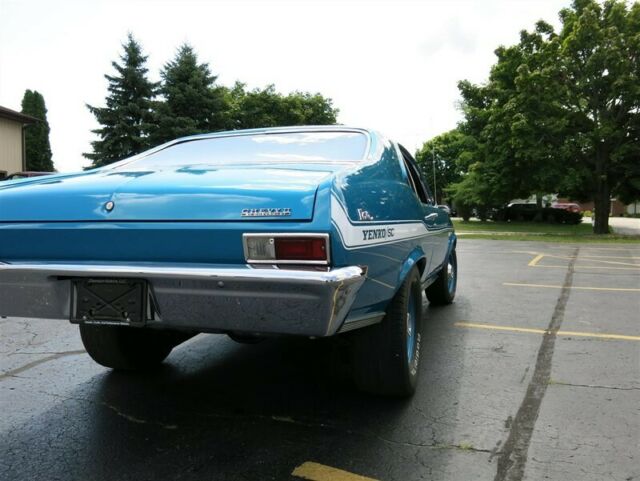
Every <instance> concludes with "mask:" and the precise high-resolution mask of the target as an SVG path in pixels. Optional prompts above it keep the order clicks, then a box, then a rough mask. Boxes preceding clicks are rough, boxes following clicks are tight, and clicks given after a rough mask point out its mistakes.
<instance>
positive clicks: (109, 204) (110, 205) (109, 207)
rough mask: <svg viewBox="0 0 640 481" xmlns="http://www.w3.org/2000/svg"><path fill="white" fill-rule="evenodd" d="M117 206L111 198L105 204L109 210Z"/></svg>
mask: <svg viewBox="0 0 640 481" xmlns="http://www.w3.org/2000/svg"><path fill="white" fill-rule="evenodd" d="M115 206H116V205H115V204H114V203H113V201H112V200H110V201H109V202H107V203H106V204H105V205H104V208H105V209H106V210H107V212H111V211H112V210H113V208H114V207H115Z"/></svg>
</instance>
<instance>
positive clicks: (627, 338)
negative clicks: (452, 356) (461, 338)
mask: <svg viewBox="0 0 640 481" xmlns="http://www.w3.org/2000/svg"><path fill="white" fill-rule="evenodd" d="M453 325H454V326H456V327H468V328H473V329H490V330H492V331H509V332H525V333H528V334H546V333H548V332H549V331H548V330H547V329H531V328H527V327H511V326H497V325H495V324H476V323H474V322H456V323H454V324H453ZM556 335H558V336H575V337H594V338H597V339H616V340H620V341H640V336H627V335H623V334H606V333H598V332H576V331H558V332H557V333H556Z"/></svg>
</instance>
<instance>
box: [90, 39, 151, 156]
mask: <svg viewBox="0 0 640 481" xmlns="http://www.w3.org/2000/svg"><path fill="white" fill-rule="evenodd" d="M122 47H123V49H124V53H123V54H122V55H121V56H120V63H118V62H112V63H111V65H112V66H113V68H114V69H115V70H116V75H113V76H112V75H105V78H106V79H107V80H108V81H109V87H108V91H109V94H108V95H107V97H106V106H105V107H93V106H91V105H87V108H88V109H89V111H90V112H91V113H92V114H93V115H95V117H96V119H97V121H98V123H99V124H100V125H101V127H100V128H99V129H95V130H92V132H93V133H94V134H97V135H98V136H99V140H95V141H93V142H91V146H92V147H93V152H90V153H85V154H83V155H84V156H85V157H86V158H88V159H91V160H92V161H93V164H92V166H93V167H99V166H102V165H107V164H110V163H112V162H115V161H117V160H120V159H123V158H126V157H129V156H131V155H134V154H137V153H140V152H142V151H144V150H146V149H147V148H149V147H150V143H149V132H150V130H151V127H152V122H153V112H152V107H153V98H154V97H155V95H156V91H157V87H158V84H156V83H153V82H150V81H149V80H148V78H147V72H148V70H147V68H146V66H145V64H146V61H147V56H145V55H143V54H142V48H141V46H140V44H139V43H138V42H136V40H135V39H134V38H133V36H132V35H131V34H129V35H128V36H127V41H126V42H125V43H124V44H123V45H122Z"/></svg>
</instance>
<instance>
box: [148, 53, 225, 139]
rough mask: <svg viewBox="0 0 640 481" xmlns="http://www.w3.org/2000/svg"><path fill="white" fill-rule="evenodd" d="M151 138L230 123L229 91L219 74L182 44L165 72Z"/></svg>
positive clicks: (167, 137)
mask: <svg viewBox="0 0 640 481" xmlns="http://www.w3.org/2000/svg"><path fill="white" fill-rule="evenodd" d="M160 76H161V77H162V84H161V87H160V94H161V95H162V97H163V99H162V101H160V102H157V104H156V109H155V127H154V129H153V132H152V135H151V140H152V143H153V144H160V143H162V142H166V141H168V140H172V139H175V138H176V137H182V136H185V135H191V134H198V133H203V132H213V131H216V130H224V129H225V128H227V127H228V126H229V125H230V124H231V123H232V121H231V119H230V118H229V114H230V112H229V110H230V105H229V103H228V100H229V99H228V92H227V89H225V88H224V87H222V86H218V85H216V80H217V76H215V75H213V74H212V73H211V69H210V68H209V65H208V64H207V63H200V62H199V61H198V56H197V54H196V52H195V51H194V49H193V47H191V46H190V45H188V44H184V45H182V46H181V47H180V48H179V49H178V52H177V53H176V56H175V58H174V59H173V60H171V61H170V62H168V63H167V64H166V65H165V66H164V68H163V70H162V72H161V73H160Z"/></svg>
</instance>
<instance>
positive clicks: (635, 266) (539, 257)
mask: <svg viewBox="0 0 640 481" xmlns="http://www.w3.org/2000/svg"><path fill="white" fill-rule="evenodd" d="M528 254H531V255H534V254H536V256H535V257H534V258H533V259H531V261H530V262H529V264H527V265H528V266H529V267H558V266H549V265H546V264H545V265H541V264H538V263H539V262H540V261H541V260H542V259H544V258H545V257H550V258H552V259H566V260H571V259H572V257H568V256H558V255H555V254H540V253H535V252H528ZM601 257H603V256H580V257H579V258H578V259H580V260H582V259H588V260H589V261H591V262H596V263H600V264H607V266H593V265H586V266H584V265H576V267H580V268H583V269H624V270H636V269H640V264H637V263H636V262H621V261H619V260H617V261H611V260H609V261H607V260H603V259H601ZM609 259H638V258H637V257H609ZM609 264H612V265H615V266H631V267H611V266H609ZM561 267H565V268H566V266H561Z"/></svg>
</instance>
